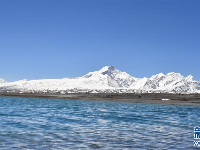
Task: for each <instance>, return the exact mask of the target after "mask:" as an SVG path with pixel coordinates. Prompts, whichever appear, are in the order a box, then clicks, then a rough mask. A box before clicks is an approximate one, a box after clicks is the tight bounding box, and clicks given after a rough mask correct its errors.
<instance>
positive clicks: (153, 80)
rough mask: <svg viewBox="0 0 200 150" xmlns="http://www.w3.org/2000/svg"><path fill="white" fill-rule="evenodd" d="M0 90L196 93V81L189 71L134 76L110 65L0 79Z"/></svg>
mask: <svg viewBox="0 0 200 150" xmlns="http://www.w3.org/2000/svg"><path fill="white" fill-rule="evenodd" d="M0 83H1V84H0V89H1V90H20V91H21V90H22V91H43V90H58V91H62V90H70V89H79V90H80V89H91V90H95V89H101V90H106V89H112V90H115V89H125V90H134V91H146V92H150V91H151V92H152V91H153V92H158V91H159V92H174V93H176V92H179V93H200V81H195V80H194V77H193V76H192V75H189V76H187V77H184V76H183V75H181V74H180V73H175V72H170V73H167V74H163V73H158V74H156V75H152V76H151V77H150V78H147V77H144V78H135V77H133V76H131V75H130V74H128V73H126V72H122V71H120V70H118V69H116V68H115V67H114V66H105V67H103V68H102V69H100V70H98V71H94V72H89V73H87V74H86V75H83V76H81V77H77V78H63V79H41V80H20V81H15V82H8V83H6V82H5V80H3V79H2V80H1V79H0Z"/></svg>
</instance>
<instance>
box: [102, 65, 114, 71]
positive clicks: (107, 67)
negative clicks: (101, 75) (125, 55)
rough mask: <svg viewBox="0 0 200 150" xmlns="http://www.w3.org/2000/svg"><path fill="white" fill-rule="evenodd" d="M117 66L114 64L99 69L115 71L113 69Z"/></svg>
mask: <svg viewBox="0 0 200 150" xmlns="http://www.w3.org/2000/svg"><path fill="white" fill-rule="evenodd" d="M115 69H116V68H115V67H114V66H105V67H103V68H102V69H100V70H99V71H100V72H105V71H108V70H110V71H113V70H115Z"/></svg>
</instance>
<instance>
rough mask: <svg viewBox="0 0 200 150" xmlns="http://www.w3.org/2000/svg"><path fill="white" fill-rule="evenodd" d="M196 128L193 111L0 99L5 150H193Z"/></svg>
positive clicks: (199, 120) (0, 139)
mask: <svg viewBox="0 0 200 150" xmlns="http://www.w3.org/2000/svg"><path fill="white" fill-rule="evenodd" d="M196 126H200V107H194V106H174V105H155V104H138V103H121V102H103V101H86V100H57V99H40V98H16V97H0V149H3V150H4V149H5V150H11V149H19V150H21V149H44V150H48V149H55V150H57V149H114V150H116V149H188V150H189V149H195V147H194V144H193V141H194V127H196ZM196 149H199V148H196Z"/></svg>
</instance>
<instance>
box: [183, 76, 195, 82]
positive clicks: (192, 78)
mask: <svg viewBox="0 0 200 150" xmlns="http://www.w3.org/2000/svg"><path fill="white" fill-rule="evenodd" d="M185 79H186V80H188V81H193V80H194V77H193V76H192V75H189V76H187V77H186V78H185Z"/></svg>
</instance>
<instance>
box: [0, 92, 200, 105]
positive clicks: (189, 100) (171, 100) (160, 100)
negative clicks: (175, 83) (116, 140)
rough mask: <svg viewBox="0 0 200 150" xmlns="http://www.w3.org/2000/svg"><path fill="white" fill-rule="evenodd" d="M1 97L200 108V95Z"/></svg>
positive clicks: (20, 95)
mask: <svg viewBox="0 0 200 150" xmlns="http://www.w3.org/2000/svg"><path fill="white" fill-rule="evenodd" d="M0 96H11V97H33V98H34V97H35V98H53V99H69V100H94V101H112V102H129V103H151V104H165V105H166V104H169V105H188V106H200V94H168V93H166V94H163V93H142V94H138V93H136V94H135V93H95V94H94V93H70V94H51V93H7V92H0Z"/></svg>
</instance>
